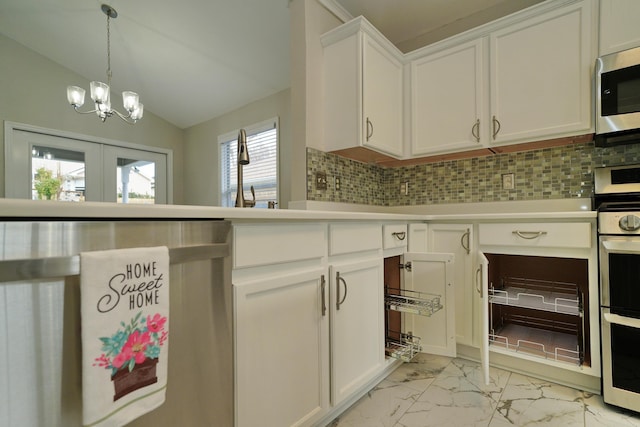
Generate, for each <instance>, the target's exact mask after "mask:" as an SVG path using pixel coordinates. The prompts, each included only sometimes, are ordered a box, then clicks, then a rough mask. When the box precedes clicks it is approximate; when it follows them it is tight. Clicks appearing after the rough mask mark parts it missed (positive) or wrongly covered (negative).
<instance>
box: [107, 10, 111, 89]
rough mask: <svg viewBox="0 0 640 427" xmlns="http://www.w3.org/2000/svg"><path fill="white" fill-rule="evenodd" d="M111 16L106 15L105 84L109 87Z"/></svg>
mask: <svg viewBox="0 0 640 427" xmlns="http://www.w3.org/2000/svg"><path fill="white" fill-rule="evenodd" d="M110 22H111V16H110V15H109V14H107V84H108V85H109V86H111V25H109V24H110Z"/></svg>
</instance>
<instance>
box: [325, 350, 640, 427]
mask: <svg viewBox="0 0 640 427" xmlns="http://www.w3.org/2000/svg"><path fill="white" fill-rule="evenodd" d="M490 377H491V378H490V384H489V385H485V384H484V381H483V380H482V375H481V370H480V366H479V364H478V363H475V362H471V361H468V360H463V359H452V358H449V357H441V356H431V355H425V354H419V355H418V356H416V357H415V358H414V359H413V361H412V362H411V363H405V364H403V365H402V366H400V367H399V368H398V369H396V370H395V371H394V372H392V373H391V374H390V375H389V376H388V377H387V378H386V379H384V380H383V381H382V382H381V383H380V384H378V386H377V387H375V388H374V389H373V390H371V391H370V392H369V393H368V394H367V395H365V396H364V397H363V398H362V399H360V400H359V401H358V402H356V403H355V404H354V405H353V406H352V407H351V408H349V409H348V410H347V411H345V412H344V413H343V414H342V415H340V417H339V418H337V419H335V420H334V421H333V422H332V423H331V424H329V426H330V427H352V426H359V427H431V426H438V427H457V426H460V427H462V426H464V427H467V426H475V427H480V426H482V427H513V426H527V427H536V426H561V427H577V426H580V427H603V426H607V427H632V426H638V427H640V414H639V413H635V412H632V411H626V410H623V409H620V408H616V407H613V406H610V405H607V404H605V403H604V402H603V401H602V396H599V395H594V394H592V393H588V392H584V391H580V390H575V389H572V388H569V387H565V386H561V385H558V384H553V383H549V382H546V381H542V380H539V379H536V378H532V377H527V376H524V375H520V374H517V373H512V372H509V371H505V370H502V369H497V368H491V370H490Z"/></svg>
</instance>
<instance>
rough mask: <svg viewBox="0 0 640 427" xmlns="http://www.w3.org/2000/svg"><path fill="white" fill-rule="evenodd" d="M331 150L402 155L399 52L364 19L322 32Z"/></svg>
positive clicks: (326, 126)
mask: <svg viewBox="0 0 640 427" xmlns="http://www.w3.org/2000/svg"><path fill="white" fill-rule="evenodd" d="M322 44H323V46H324V90H325V102H324V107H325V108H324V123H325V124H324V142H325V148H326V150H327V151H336V150H343V149H348V148H354V147H367V148H371V149H373V150H376V151H379V152H381V153H384V154H388V155H391V156H395V157H401V156H402V154H403V138H402V123H403V122H402V120H403V119H402V118H403V114H402V106H403V98H402V91H403V64H402V62H401V54H400V52H399V51H398V50H397V49H396V48H395V47H394V46H393V45H392V44H391V43H390V42H389V41H388V40H386V39H385V38H384V37H383V36H382V35H381V34H380V33H379V32H378V31H377V30H376V29H375V28H374V27H373V26H371V24H369V23H368V22H367V21H366V20H365V19H364V18H362V17H359V18H356V19H354V20H352V21H349V22H348V23H346V24H344V25H342V26H340V27H338V28H336V29H335V30H332V31H330V32H329V33H327V34H325V35H323V36H322Z"/></svg>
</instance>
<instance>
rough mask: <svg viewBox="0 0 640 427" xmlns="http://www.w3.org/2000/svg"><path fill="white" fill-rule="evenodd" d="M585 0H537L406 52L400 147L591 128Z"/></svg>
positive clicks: (483, 142)
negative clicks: (405, 115)
mask: <svg viewBox="0 0 640 427" xmlns="http://www.w3.org/2000/svg"><path fill="white" fill-rule="evenodd" d="M592 3H593V2H592V0H585V1H576V2H571V1H557V2H545V3H544V4H543V5H541V6H540V7H535V8H531V9H528V10H526V11H523V12H521V13H517V14H514V15H511V16H509V17H506V18H504V19H502V20H498V21H496V22H493V23H490V24H487V25H486V26H483V27H480V28H478V29H474V30H471V31H469V32H467V33H463V34H461V35H460V36H454V37H451V38H450V39H447V40H444V41H442V42H439V43H436V44H434V45H431V46H427V47H425V48H422V49H420V50H418V51H415V52H412V53H411V54H409V55H408V56H407V58H408V59H409V60H410V61H411V66H410V69H411V85H410V86H411V88H410V91H409V92H410V96H411V149H410V155H411V156H413V157H418V156H425V155H433V154H442V153H450V152H458V151H465V150H472V149H476V148H477V149H479V148H491V147H493V146H499V145H507V144H515V143H522V142H530V141H539V140H545V139H552V138H560V137H565V136H573V135H579V134H583V133H588V132H591V131H592V130H593V126H592V120H591V104H592V90H591V85H592V71H593V66H594V61H595V57H596V51H595V36H594V34H595V32H594V31H593V28H594V25H593V22H592V21H593V15H592V9H593V7H592ZM559 4H560V5H559Z"/></svg>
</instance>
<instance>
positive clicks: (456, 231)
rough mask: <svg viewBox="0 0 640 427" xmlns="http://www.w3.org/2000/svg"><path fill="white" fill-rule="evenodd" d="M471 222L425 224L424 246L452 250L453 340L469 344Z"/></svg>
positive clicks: (471, 329) (471, 292)
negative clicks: (453, 263)
mask: <svg viewBox="0 0 640 427" xmlns="http://www.w3.org/2000/svg"><path fill="white" fill-rule="evenodd" d="M472 244H473V224H444V223H442V224H438V223H432V224H429V226H428V237H427V248H428V251H429V252H441V253H452V254H453V255H454V257H455V265H456V268H455V270H454V272H453V274H454V283H455V296H454V300H455V304H454V306H455V312H456V315H455V319H456V321H455V323H456V342H457V343H458V344H464V345H473V344H474V339H473V338H474V335H473V325H474V323H475V321H474V320H475V316H474V315H473V313H474V309H473V308H474V307H473V306H474V295H475V289H474V286H475V283H474V281H473V279H474V274H473V273H474V272H473V256H472V252H471V247H472Z"/></svg>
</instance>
